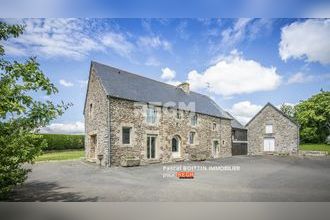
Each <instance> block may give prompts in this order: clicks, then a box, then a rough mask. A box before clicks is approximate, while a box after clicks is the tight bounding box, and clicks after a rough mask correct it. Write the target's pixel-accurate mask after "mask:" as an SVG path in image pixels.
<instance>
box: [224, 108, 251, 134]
mask: <svg viewBox="0 0 330 220" xmlns="http://www.w3.org/2000/svg"><path fill="white" fill-rule="evenodd" d="M227 114H228V115H229V116H230V117H232V120H231V127H232V128H237V129H245V130H247V129H246V128H245V127H244V126H243V125H242V124H241V123H240V122H239V121H237V119H236V118H235V117H234V116H232V115H231V114H230V113H229V112H227Z"/></svg>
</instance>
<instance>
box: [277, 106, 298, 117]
mask: <svg viewBox="0 0 330 220" xmlns="http://www.w3.org/2000/svg"><path fill="white" fill-rule="evenodd" d="M280 109H281V111H282V112H283V113H284V114H286V115H287V116H289V117H290V118H292V119H294V115H295V109H294V106H292V105H287V104H285V103H283V104H282V105H281V107H280Z"/></svg>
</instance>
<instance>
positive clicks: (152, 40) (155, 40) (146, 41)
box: [137, 36, 172, 51]
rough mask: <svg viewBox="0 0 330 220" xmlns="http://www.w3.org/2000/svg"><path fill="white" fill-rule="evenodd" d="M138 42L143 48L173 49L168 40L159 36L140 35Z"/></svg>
mask: <svg viewBox="0 0 330 220" xmlns="http://www.w3.org/2000/svg"><path fill="white" fill-rule="evenodd" d="M137 44H138V45H139V46H140V47H141V48H153V49H158V48H162V49H163V50H166V51H171V50H172V44H171V43H170V42H169V41H167V40H164V39H161V38H160V37H159V36H154V37H150V36H144V37H139V39H138V41H137Z"/></svg>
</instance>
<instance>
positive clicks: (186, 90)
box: [177, 82, 189, 94]
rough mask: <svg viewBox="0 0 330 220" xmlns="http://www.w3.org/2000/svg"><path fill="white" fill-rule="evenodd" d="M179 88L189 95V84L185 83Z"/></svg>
mask: <svg viewBox="0 0 330 220" xmlns="http://www.w3.org/2000/svg"><path fill="white" fill-rule="evenodd" d="M177 88H179V89H182V91H183V92H184V93H186V94H189V83H187V82H183V83H181V84H179V85H178V86H177Z"/></svg>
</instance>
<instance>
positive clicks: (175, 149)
mask: <svg viewBox="0 0 330 220" xmlns="http://www.w3.org/2000/svg"><path fill="white" fill-rule="evenodd" d="M178 150H179V143H178V139H177V138H176V137H174V138H172V152H178Z"/></svg>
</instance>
